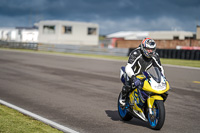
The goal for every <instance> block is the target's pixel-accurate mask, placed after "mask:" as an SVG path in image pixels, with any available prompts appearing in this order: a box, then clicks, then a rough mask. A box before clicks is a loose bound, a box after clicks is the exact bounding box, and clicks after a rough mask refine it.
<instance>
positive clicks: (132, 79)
mask: <svg viewBox="0 0 200 133" xmlns="http://www.w3.org/2000/svg"><path fill="white" fill-rule="evenodd" d="M131 82H132V86H133V87H138V86H139V85H141V81H140V80H139V79H137V78H136V77H135V76H132V77H131Z"/></svg>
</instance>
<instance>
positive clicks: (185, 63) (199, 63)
mask: <svg viewBox="0 0 200 133" xmlns="http://www.w3.org/2000/svg"><path fill="white" fill-rule="evenodd" d="M161 63H162V64H170V65H178V66H189V67H200V61H199V60H180V59H163V58H162V59H161Z"/></svg>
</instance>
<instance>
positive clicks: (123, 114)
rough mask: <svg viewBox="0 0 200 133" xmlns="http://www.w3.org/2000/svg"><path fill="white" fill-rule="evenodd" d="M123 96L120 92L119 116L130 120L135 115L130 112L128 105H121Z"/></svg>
mask: <svg viewBox="0 0 200 133" xmlns="http://www.w3.org/2000/svg"><path fill="white" fill-rule="evenodd" d="M121 97H122V92H120V94H119V97H118V113H119V116H120V117H121V119H122V120H124V121H130V120H131V119H132V118H133V116H132V115H131V114H130V113H129V112H128V110H127V105H125V107H123V108H122V107H121V104H120V102H119V100H120V99H121Z"/></svg>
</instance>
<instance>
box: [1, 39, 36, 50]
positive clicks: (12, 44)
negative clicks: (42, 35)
mask: <svg viewBox="0 0 200 133" xmlns="http://www.w3.org/2000/svg"><path fill="white" fill-rule="evenodd" d="M0 47H2V48H14V49H31V50H37V49H38V44H37V43H29V42H7V41H0Z"/></svg>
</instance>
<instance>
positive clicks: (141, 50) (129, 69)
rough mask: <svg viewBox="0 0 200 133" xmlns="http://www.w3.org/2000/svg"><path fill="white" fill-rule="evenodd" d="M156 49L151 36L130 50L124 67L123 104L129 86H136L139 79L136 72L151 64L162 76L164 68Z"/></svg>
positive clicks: (139, 82)
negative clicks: (125, 75)
mask: <svg viewBox="0 0 200 133" xmlns="http://www.w3.org/2000/svg"><path fill="white" fill-rule="evenodd" d="M155 51H156V43H155V41H154V40H153V39H151V38H145V39H144V40H143V41H142V43H141V45H140V46H139V47H138V48H136V49H134V50H133V51H131V53H130V55H129V59H128V63H127V65H126V67H125V71H126V74H127V75H128V78H125V79H126V80H125V86H123V87H122V99H121V100H120V103H121V104H122V105H125V98H126V96H127V95H128V93H129V92H130V90H131V88H132V89H133V88H137V87H138V86H139V85H140V84H141V81H140V80H139V79H137V78H136V76H137V75H138V74H142V72H144V71H146V70H148V69H149V68H150V67H151V66H154V67H158V68H159V69H160V71H161V73H162V74H163V76H164V70H163V67H162V66H161V63H160V58H159V56H158V53H156V52H155Z"/></svg>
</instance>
